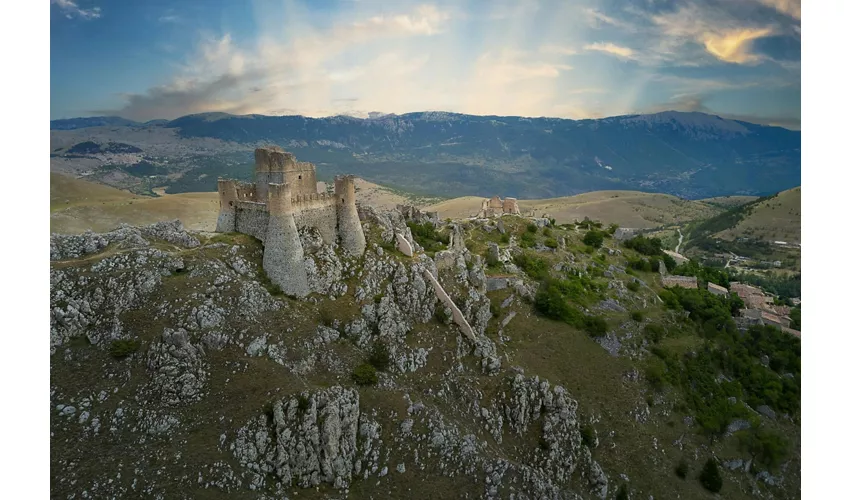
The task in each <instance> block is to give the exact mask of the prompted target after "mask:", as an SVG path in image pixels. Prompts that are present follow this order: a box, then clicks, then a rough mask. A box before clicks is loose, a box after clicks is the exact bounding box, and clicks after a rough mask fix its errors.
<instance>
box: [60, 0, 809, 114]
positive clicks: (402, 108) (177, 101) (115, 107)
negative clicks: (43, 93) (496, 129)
mask: <svg viewBox="0 0 850 500" xmlns="http://www.w3.org/2000/svg"><path fill="white" fill-rule="evenodd" d="M800 17H801V16H800V0H669V1H665V0H631V1H627V0H578V1H573V0H557V1H544V0H513V1H503V0H459V1H458V0H455V1H448V0H434V1H425V2H420V1H412V0H384V1H381V0H309V1H308V0H301V1H296V0H254V1H238V0H182V1H160V0H147V1H145V2H128V1H126V0H51V6H50V114H51V119H59V118H71V117H78V116H98V115H117V116H122V117H125V118H129V119H132V120H139V121H147V120H152V119H173V118H177V117H179V116H183V115H187V114H192V113H202V112H213V111H220V112H227V113H233V114H252V113H258V114H265V115H290V114H301V115H305V116H314V117H319V116H332V115H341V114H345V115H353V116H367V114H368V113H369V112H382V113H398V114H401V113H408V112H414V111H450V112H458V113H468V114H476V115H502V116H528V117H537V116H548V117H560V118H571V119H582V118H599V117H605V116H615V115H624V114H632V113H652V112H657V111H664V110H678V111H701V112H705V113H711V114H717V115H720V116H723V117H727V118H732V119H739V120H745V121H750V122H755V123H763V124H768V125H778V126H783V127H786V128H791V129H799V128H800V43H801V42H800V39H801V34H800V33H801V30H800Z"/></svg>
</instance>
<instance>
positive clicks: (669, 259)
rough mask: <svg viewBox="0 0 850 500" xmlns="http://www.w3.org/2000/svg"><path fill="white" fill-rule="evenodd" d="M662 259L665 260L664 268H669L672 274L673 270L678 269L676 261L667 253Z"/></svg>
mask: <svg viewBox="0 0 850 500" xmlns="http://www.w3.org/2000/svg"><path fill="white" fill-rule="evenodd" d="M661 258H662V259H664V266H665V267H667V271H668V272H672V271H673V269H676V266H677V265H678V264H676V259H674V258H673V257H670V256H669V255H667V254H666V253H665V254H664V255H662V256H661Z"/></svg>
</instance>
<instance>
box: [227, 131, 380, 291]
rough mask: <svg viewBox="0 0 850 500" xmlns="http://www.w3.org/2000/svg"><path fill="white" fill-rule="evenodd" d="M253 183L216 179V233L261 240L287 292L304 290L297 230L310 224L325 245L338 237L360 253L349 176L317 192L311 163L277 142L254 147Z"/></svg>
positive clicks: (274, 276)
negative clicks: (236, 233)
mask: <svg viewBox="0 0 850 500" xmlns="http://www.w3.org/2000/svg"><path fill="white" fill-rule="evenodd" d="M254 158H255V161H256V170H255V179H256V182H255V183H245V182H238V181H235V180H228V179H219V181H218V192H219V216H218V221H217V223H216V231H217V232H234V231H235V232H238V233H243V234H248V235H251V236H254V237H255V238H257V239H259V240H260V241H262V242H263V245H264V250H263V267H264V269H265V271H266V274H267V275H268V277H269V279H270V280H271V281H272V283H275V284H277V285H278V286H280V287H281V289H282V290H283V291H284V292H286V293H288V294H291V295H295V296H298V297H303V296H305V295H306V294H307V293H309V284H308V283H307V278H306V274H305V267H304V262H303V258H304V249H303V247H302V245H301V240H300V237H299V235H298V232H299V230H303V229H307V228H315V229H317V230H318V231H319V233H320V234H321V235H322V240H323V241H324V243H325V244H332V243H335V242H339V244H340V246H341V247H342V248H343V249H345V250H346V251H347V252H349V253H350V254H352V255H362V254H363V252H364V251H365V249H366V238H365V236H364V234H363V227H362V226H361V224H360V218H359V216H358V212H357V207H356V204H355V186H354V177H353V176H341V177H337V178H335V179H334V188H335V189H334V191H335V193H334V194H328V193H325V192H322V193H320V192H318V190H317V186H316V167H315V166H314V165H313V164H312V163H308V162H300V161H297V160H295V156H294V155H293V154H292V153H287V152H285V151H283V150H282V149H280V148H278V147H270V148H258V149H257V150H256V151H255V152H254Z"/></svg>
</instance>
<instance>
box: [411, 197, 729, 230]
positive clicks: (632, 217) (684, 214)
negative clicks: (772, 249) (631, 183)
mask: <svg viewBox="0 0 850 500" xmlns="http://www.w3.org/2000/svg"><path fill="white" fill-rule="evenodd" d="M483 199H484V198H479V197H475V196H464V197H462V198H455V199H452V200H447V201H444V202H441V203H437V204H435V205H431V206H429V207H427V210H434V211H437V212H439V214H440V217H443V218H449V217H450V218H458V217H467V216H470V215H475V214H476V213H477V212H478V210H479V209H480V208H481V202H482V201H483ZM519 206H520V210H521V211H522V212H523V214H530V213H531V211H532V210H536V211H537V215H538V216H541V215H542V214H544V213H546V214H548V215H549V216H550V217H553V218H554V219H555V220H556V221H560V222H571V221H573V220H583V219H584V218H585V217H589V218H591V219H593V220H599V221H601V222H603V223H605V224H611V223H614V224H618V225H620V226H622V227H636V228H647V227H655V226H659V225H664V224H674V223H684V222H688V221H692V220H697V219H704V218H708V217H712V216H714V215H717V214H719V213H721V212H722V210H723V209H722V208H720V207H718V206H714V205H712V204H709V203H705V202H702V201H690V200H682V199H680V198H676V197H675V196H670V195H666V194H656V193H642V192H640V191H594V192H591V193H583V194H580V195H576V196H566V197H562V198H549V199H542V200H519Z"/></svg>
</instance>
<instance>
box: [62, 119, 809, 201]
mask: <svg viewBox="0 0 850 500" xmlns="http://www.w3.org/2000/svg"><path fill="white" fill-rule="evenodd" d="M123 128H124V129H126V130H127V135H128V138H124V137H114V135H110V140H113V141H118V142H124V143H127V144H131V145H134V146H137V147H140V148H142V149H143V150H145V151H146V152H147V153H148V154H149V155H153V154H157V151H158V150H162V149H163V147H162V146H161V145H158V146H155V147H150V148H147V147H146V146H145V145H144V140H145V139H144V136H143V134H139V133H138V131H143V130H146V131H149V133H150V135H151V136H155V137H163V134H160V133H158V132H157V131H158V130H172V131H175V132H176V134H177V136H178V137H180V138H181V142H183V143H184V144H186V145H191V144H193V142H194V141H209V140H212V139H214V140H217V141H218V142H219V143H220V144H226V145H227V148H228V149H229V150H238V149H240V148H244V149H242V150H243V151H245V157H244V159H242V160H239V161H243V162H245V163H246V164H250V151H251V150H252V148H253V147H254V146H256V145H258V144H266V143H275V144H279V145H281V146H283V147H284V148H286V149H288V150H291V151H293V152H294V153H295V154H296V155H297V156H298V158H299V159H303V160H305V161H312V162H314V163H316V164H317V166H318V168H319V172H320V173H324V174H325V175H328V176H330V175H333V174H336V173H342V172H346V173H354V174H357V175H360V176H362V177H363V178H365V179H368V180H370V181H373V182H376V183H379V184H387V185H393V186H399V187H401V188H404V189H406V190H410V191H415V192H419V193H422V194H436V195H441V196H463V195H469V194H472V195H477V196H490V195H492V194H493V193H500V194H501V195H502V196H515V197H522V198H549V197H558V196H564V195H571V194H578V193H581V192H586V191H594V190H612V189H629V190H641V191H655V192H664V193H670V194H674V195H677V196H681V197H686V198H704V197H709V196H718V195H729V194H748V195H752V194H767V193H772V192H777V191H780V190H782V189H787V188H789V187H792V186H795V185H799V184H800V133H799V132H798V131H790V130H787V129H783V128H778V127H767V126H761V125H755V124H751V123H745V122H740V121H734V120H726V119H722V118H719V117H716V116H711V115H705V114H701V113H679V112H664V113H658V114H654V115H634V116H619V117H611V118H603V119H597V120H565V119H556V118H520V117H499V116H473V115H462V114H454V113H441V112H427V113H409V114H405V115H383V116H380V117H377V118H369V119H360V118H352V117H344V116H336V117H328V118H306V117H303V116H278V117H272V116H262V115H247V116H232V115H227V114H223V113H212V114H209V113H208V114H199V115H189V116H184V117H181V118H178V119H176V120H172V121H170V122H168V123H167V124H165V125H147V126H144V127H141V128H140V127H136V126H133V127H129V126H127V127H123ZM85 130H87V129H79V130H72V131H61V132H66V133H71V135H72V136H73V137H79V138H81V139H82V138H83V134H82V132H83V131H85ZM131 131H137V132H135V133H131ZM131 135H132V136H134V138H135V139H136V141H137V142H134V141H133V140H132V139H131V138H129V136H131ZM175 140H176V139H175ZM70 145H71V144H69V146H70ZM186 168H195V169H198V173H203V169H204V168H206V167H205V166H204V165H203V163H201V164H195V165H191V164H187V165H186ZM206 182H207V184H209V182H210V181H206ZM204 186H206V188H207V189H210V190H212V189H213V187H212V185H211V184H210V185H209V186H207V185H206V184H204ZM193 190H198V189H197V188H193Z"/></svg>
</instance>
